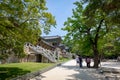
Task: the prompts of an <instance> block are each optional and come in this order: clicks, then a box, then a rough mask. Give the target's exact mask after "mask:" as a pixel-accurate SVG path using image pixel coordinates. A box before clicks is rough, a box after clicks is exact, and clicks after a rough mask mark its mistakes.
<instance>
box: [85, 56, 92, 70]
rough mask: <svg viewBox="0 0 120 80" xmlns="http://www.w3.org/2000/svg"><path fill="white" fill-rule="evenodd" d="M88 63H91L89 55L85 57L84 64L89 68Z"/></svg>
mask: <svg viewBox="0 0 120 80" xmlns="http://www.w3.org/2000/svg"><path fill="white" fill-rule="evenodd" d="M90 63H91V59H90V57H89V56H87V58H86V64H87V67H88V68H90Z"/></svg>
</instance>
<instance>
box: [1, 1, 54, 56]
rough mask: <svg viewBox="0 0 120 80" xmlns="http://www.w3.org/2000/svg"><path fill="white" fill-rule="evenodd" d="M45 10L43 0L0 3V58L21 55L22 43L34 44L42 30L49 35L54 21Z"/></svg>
mask: <svg viewBox="0 0 120 80" xmlns="http://www.w3.org/2000/svg"><path fill="white" fill-rule="evenodd" d="M47 9H48V8H47V7H46V1H45V0H1V1H0V56H1V58H3V56H4V55H8V53H11V52H14V53H16V55H21V54H22V53H23V46H24V43H25V42H31V43H33V44H35V43H36V41H37V40H38V37H39V36H40V35H41V30H42V29H43V30H44V32H45V33H46V34H48V33H49V31H50V28H51V26H55V25H56V21H55V17H54V16H53V15H52V14H51V13H49V12H47ZM21 56H22V55H21Z"/></svg>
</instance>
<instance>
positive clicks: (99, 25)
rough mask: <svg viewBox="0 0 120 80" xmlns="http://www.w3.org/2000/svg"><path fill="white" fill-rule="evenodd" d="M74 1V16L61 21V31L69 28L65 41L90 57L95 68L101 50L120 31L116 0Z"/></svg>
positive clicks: (111, 43)
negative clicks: (92, 58)
mask: <svg viewBox="0 0 120 80" xmlns="http://www.w3.org/2000/svg"><path fill="white" fill-rule="evenodd" d="M74 4H75V5H76V8H75V9H73V16H71V17H69V18H68V19H67V21H66V22H65V23H64V25H65V28H63V30H66V31H68V34H67V35H66V36H65V39H64V42H65V43H68V42H69V43H71V44H72V51H74V52H76V51H77V52H79V54H81V55H83V54H84V55H89V56H90V55H91V56H93V57H94V67H98V65H99V60H100V56H101V55H102V54H103V53H105V52H104V51H103V49H104V48H105V47H106V48H107V47H108V48H110V47H113V45H114V44H113V43H114V41H116V38H118V37H119V34H120V32H119V28H120V27H119V25H120V22H119V21H120V20H119V19H120V18H119V13H120V8H119V6H120V4H119V1H118V0H115V1H114V0H81V1H76V2H75V3H74ZM116 4H117V5H116ZM114 35H116V37H114ZM109 39H110V40H109ZM107 41H108V42H107ZM107 44H108V45H107ZM70 46H71V45H70ZM107 50H110V49H107Z"/></svg>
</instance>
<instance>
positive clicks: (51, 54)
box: [24, 43, 58, 62]
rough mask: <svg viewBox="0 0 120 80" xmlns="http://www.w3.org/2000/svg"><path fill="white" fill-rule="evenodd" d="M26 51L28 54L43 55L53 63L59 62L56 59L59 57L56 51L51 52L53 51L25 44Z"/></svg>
mask: <svg viewBox="0 0 120 80" xmlns="http://www.w3.org/2000/svg"><path fill="white" fill-rule="evenodd" d="M24 51H25V53H27V54H41V55H42V56H44V57H45V58H47V59H48V60H49V61H51V62H57V60H56V58H57V57H58V56H56V54H57V53H56V51H51V50H47V49H45V48H43V47H41V46H38V45H37V46H34V45H32V44H31V43H25V45H24Z"/></svg>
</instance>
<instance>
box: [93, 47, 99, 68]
mask: <svg viewBox="0 0 120 80" xmlns="http://www.w3.org/2000/svg"><path fill="white" fill-rule="evenodd" d="M93 51H94V66H93V67H94V68H98V67H99V52H98V50H97V48H94V50H93Z"/></svg>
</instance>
